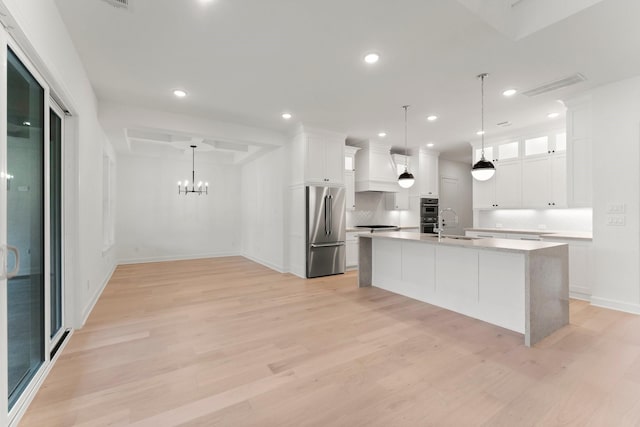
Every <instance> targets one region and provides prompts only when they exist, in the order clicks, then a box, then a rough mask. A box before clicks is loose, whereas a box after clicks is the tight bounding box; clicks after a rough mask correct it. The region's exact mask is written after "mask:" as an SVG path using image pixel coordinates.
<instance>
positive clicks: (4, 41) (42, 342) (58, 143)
mask: <svg viewBox="0 0 640 427" xmlns="http://www.w3.org/2000/svg"><path fill="white" fill-rule="evenodd" d="M0 42H1V43H0V49H2V50H1V51H0V65H2V67H0V78H1V79H2V82H3V84H0V103H2V105H4V106H6V109H4V108H2V109H0V115H1V116H2V117H0V132H1V134H0V178H1V179H0V371H1V372H0V390H1V391H0V399H1V401H2V403H0V425H6V424H9V423H11V422H12V420H13V419H14V418H15V417H16V415H17V414H18V413H19V412H20V411H22V410H24V408H25V402H28V401H29V399H30V398H31V397H32V396H33V393H34V390H35V384H36V383H38V382H39V381H40V380H41V379H42V378H43V374H44V371H45V368H46V366H47V364H49V363H50V360H51V351H52V349H54V348H55V346H56V344H57V342H58V341H59V340H60V338H61V337H62V336H63V333H64V331H65V324H64V310H63V308H64V274H63V268H62V267H63V203H62V202H63V199H62V189H63V185H62V184H63V183H62V170H63V168H62V163H63V158H62V149H63V135H64V132H63V126H64V114H63V113H62V111H61V109H60V108H58V107H57V105H55V103H54V102H53V101H51V99H50V98H49V89H48V86H47V85H46V83H45V82H44V80H43V79H42V77H41V76H40V75H39V74H38V73H37V72H36V70H35V69H34V68H33V67H32V66H31V65H30V64H29V62H28V60H27V59H26V58H25V57H24V55H23V54H22V53H21V52H20V50H19V49H18V47H17V46H15V45H14V43H13V42H12V41H11V40H10V39H9V37H8V36H7V34H6V32H4V31H3V30H2V29H1V28H0Z"/></svg>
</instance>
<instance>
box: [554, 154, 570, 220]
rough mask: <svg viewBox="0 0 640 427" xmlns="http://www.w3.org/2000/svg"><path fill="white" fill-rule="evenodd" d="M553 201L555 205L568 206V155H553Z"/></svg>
mask: <svg viewBox="0 0 640 427" xmlns="http://www.w3.org/2000/svg"><path fill="white" fill-rule="evenodd" d="M551 203H552V204H553V206H554V207H556V208H558V207H560V208H564V207H566V206H567V156H566V155H557V154H556V155H555V156H553V157H551Z"/></svg>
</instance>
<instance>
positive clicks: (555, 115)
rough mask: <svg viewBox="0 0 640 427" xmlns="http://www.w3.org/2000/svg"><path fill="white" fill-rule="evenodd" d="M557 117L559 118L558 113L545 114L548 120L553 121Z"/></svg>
mask: <svg viewBox="0 0 640 427" xmlns="http://www.w3.org/2000/svg"><path fill="white" fill-rule="evenodd" d="M558 116H560V113H549V114H547V117H549V118H550V119H555V118H557V117H558Z"/></svg>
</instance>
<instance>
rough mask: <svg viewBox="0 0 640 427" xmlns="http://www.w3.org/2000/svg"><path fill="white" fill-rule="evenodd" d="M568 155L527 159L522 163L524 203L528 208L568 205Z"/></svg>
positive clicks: (562, 206)
mask: <svg viewBox="0 0 640 427" xmlns="http://www.w3.org/2000/svg"><path fill="white" fill-rule="evenodd" d="M566 182H567V166H566V156H565V155H564V154H559V155H558V154H556V155H552V156H545V157H537V158H533V159H526V160H524V162H523V163H522V195H523V205H524V207H527V208H546V209H549V208H564V207H566V205H567V196H566V192H567V184H566Z"/></svg>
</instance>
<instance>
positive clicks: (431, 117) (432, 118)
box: [427, 115, 438, 122]
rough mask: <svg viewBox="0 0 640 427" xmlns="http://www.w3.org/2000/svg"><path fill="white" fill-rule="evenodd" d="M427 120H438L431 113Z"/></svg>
mask: <svg viewBox="0 0 640 427" xmlns="http://www.w3.org/2000/svg"><path fill="white" fill-rule="evenodd" d="M427 120H429V121H430V122H434V121H436V120H438V116H434V115H431V116H429V117H427Z"/></svg>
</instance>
